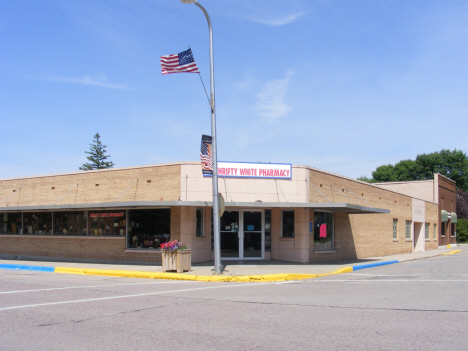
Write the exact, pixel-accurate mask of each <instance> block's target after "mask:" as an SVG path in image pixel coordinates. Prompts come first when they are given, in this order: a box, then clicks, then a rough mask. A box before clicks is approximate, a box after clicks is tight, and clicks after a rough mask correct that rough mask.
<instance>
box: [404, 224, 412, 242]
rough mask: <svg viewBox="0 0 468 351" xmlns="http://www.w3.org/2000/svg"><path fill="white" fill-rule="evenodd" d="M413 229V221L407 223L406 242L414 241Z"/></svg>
mask: <svg viewBox="0 0 468 351" xmlns="http://www.w3.org/2000/svg"><path fill="white" fill-rule="evenodd" d="M412 227H413V222H412V221H406V227H405V239H406V241H413V237H412V235H411V234H412ZM408 229H409V233H408ZM408 234H409V237H408Z"/></svg>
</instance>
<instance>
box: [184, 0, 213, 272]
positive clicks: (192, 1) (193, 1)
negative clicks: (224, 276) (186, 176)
mask: <svg viewBox="0 0 468 351" xmlns="http://www.w3.org/2000/svg"><path fill="white" fill-rule="evenodd" d="M180 1H181V2H183V3H184V4H195V5H197V6H198V7H199V8H200V9H201V10H202V11H203V13H204V14H205V17H206V21H207V22H208V30H209V34H210V89H211V101H210V105H211V137H212V138H213V139H212V142H211V153H212V155H211V156H212V159H213V235H214V271H215V274H221V245H220V244H221V243H220V239H221V238H220V237H221V236H220V229H219V228H220V227H219V201H218V156H217V144H218V140H217V139H216V109H215V89H214V64H213V30H212V28H211V20H210V16H208V12H206V10H205V8H204V7H203V6H202V5H200V4H199V3H198V2H197V0H180Z"/></svg>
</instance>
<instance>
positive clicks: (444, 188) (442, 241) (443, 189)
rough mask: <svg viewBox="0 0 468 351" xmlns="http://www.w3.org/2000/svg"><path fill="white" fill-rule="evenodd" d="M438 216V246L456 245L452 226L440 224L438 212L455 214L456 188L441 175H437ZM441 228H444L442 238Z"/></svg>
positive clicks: (453, 183)
mask: <svg viewBox="0 0 468 351" xmlns="http://www.w3.org/2000/svg"><path fill="white" fill-rule="evenodd" d="M439 210H440V211H439V214H438V221H439V226H438V227H439V230H438V232H439V233H438V235H439V245H440V246H444V245H449V244H454V243H456V238H455V236H454V233H452V226H451V225H450V224H451V222H450V221H448V223H442V222H441V221H440V219H441V218H440V215H441V214H440V212H441V210H445V211H447V212H449V213H450V212H456V211H457V207H456V188H455V182H453V181H452V180H450V179H447V178H445V177H443V176H441V175H439ZM442 226H445V236H444V237H443V236H442V230H441V229H442Z"/></svg>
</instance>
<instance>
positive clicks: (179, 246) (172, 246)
mask: <svg viewBox="0 0 468 351" xmlns="http://www.w3.org/2000/svg"><path fill="white" fill-rule="evenodd" d="M160 246H161V250H163V251H166V252H173V251H176V250H186V249H187V245H185V244H184V243H181V242H180V241H177V240H174V241H168V242H167V243H162V244H161V245H160Z"/></svg>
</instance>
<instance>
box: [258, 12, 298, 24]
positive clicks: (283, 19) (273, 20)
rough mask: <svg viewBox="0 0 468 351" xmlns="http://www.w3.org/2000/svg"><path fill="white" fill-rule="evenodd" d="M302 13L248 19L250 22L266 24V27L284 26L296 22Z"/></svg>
mask: <svg viewBox="0 0 468 351" xmlns="http://www.w3.org/2000/svg"><path fill="white" fill-rule="evenodd" d="M303 15H304V12H297V13H294V14H290V15H281V16H272V17H265V16H264V15H263V16H255V17H249V19H250V20H252V21H254V22H258V23H262V24H266V25H268V26H282V25H285V24H289V23H292V22H294V21H296V20H297V19H298V18H299V17H302V16H303Z"/></svg>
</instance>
